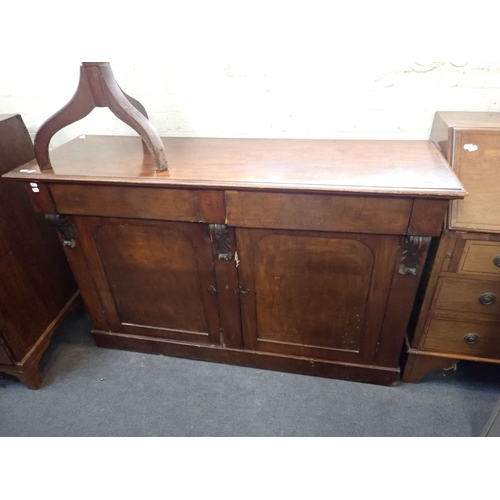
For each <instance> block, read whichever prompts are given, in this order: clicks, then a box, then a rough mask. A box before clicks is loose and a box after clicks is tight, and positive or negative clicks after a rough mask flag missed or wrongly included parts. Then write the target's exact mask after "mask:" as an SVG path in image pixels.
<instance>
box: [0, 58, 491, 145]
mask: <svg viewBox="0 0 500 500" xmlns="http://www.w3.org/2000/svg"><path fill="white" fill-rule="evenodd" d="M78 68H79V62H65V63H58V64H57V65H56V64H52V65H50V70H49V71H47V66H46V64H43V62H40V64H39V65H37V64H33V63H30V64H25V63H23V64H21V63H16V62H15V61H14V62H13V63H10V64H9V63H6V64H3V65H2V66H1V67H0V113H20V114H21V115H22V117H23V119H24V121H25V123H26V125H27V127H28V129H29V131H30V133H32V134H34V133H35V132H36V130H37V128H38V127H39V126H40V125H41V123H42V122H43V121H44V120H45V119H47V118H48V117H49V116H50V115H51V114H52V113H54V112H55V111H57V110H58V109H60V108H61V107H62V106H63V105H64V104H66V102H67V101H68V100H69V99H70V98H71V96H72V95H73V93H74V91H75V89H76V86H77V82H78V75H79V69H78ZM112 68H113V71H114V74H115V76H116V78H117V80H118V83H119V84H120V86H121V87H122V88H123V89H124V90H125V92H127V93H128V94H130V95H132V96H133V97H135V98H136V99H138V100H139V101H141V102H142V103H143V104H144V106H145V107H146V109H147V111H148V113H149V115H150V119H151V121H152V123H153V125H154V126H155V127H156V129H157V130H158V132H159V133H160V135H163V136H205V137H304V138H360V139H369V138H375V139H427V138H428V137H429V131H430V127H431V124H432V119H433V115H434V112H435V111H438V110H477V111H500V63H499V62H494V63H473V62H453V63H415V62H400V63H386V62H383V63H373V62H371V63H366V62H340V63H336V62H334V61H323V62H322V63H321V64H319V63H310V64H309V65H307V64H306V65H304V64H303V63H301V64H300V65H294V64H292V63H290V62H286V63H282V62H276V63H274V64H271V63H268V62H266V63H262V64H260V63H249V62H238V61H235V62H226V63H223V62H220V63H213V62H206V63H201V64H200V63H199V62H196V63H190V62H175V63H174V62H169V63H167V62H157V63H152V62H147V63H140V62H134V63H130V62H114V63H112ZM80 134H112V135H113V134H127V135H128V134H134V132H133V131H132V130H131V129H130V128H128V127H127V126H126V125H124V124H123V123H122V122H120V121H119V120H118V119H117V118H116V117H114V115H112V114H111V112H110V111H109V110H108V109H96V110H94V112H93V113H92V114H91V115H89V116H88V117H87V118H85V119H84V120H82V121H80V122H77V123H76V124H74V125H71V126H70V127H67V128H66V129H64V130H62V131H61V132H59V133H58V134H57V135H56V136H55V137H54V139H53V141H52V146H57V145H59V144H62V143H63V142H66V141H67V140H69V139H71V138H73V137H75V136H77V135H80Z"/></svg>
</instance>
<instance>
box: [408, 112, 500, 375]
mask: <svg viewBox="0 0 500 500" xmlns="http://www.w3.org/2000/svg"><path fill="white" fill-rule="evenodd" d="M431 139H432V141H434V142H435V144H436V145H437V146H438V147H439V148H440V150H441V151H442V153H443V154H444V156H445V157H446V158H447V160H448V162H449V163H450V165H451V167H452V168H453V170H454V171H455V173H456V174H457V176H458V177H459V178H460V180H461V181H462V182H463V184H464V186H465V188H466V189H467V191H468V193H469V196H467V198H465V199H464V200H455V201H452V202H451V203H450V206H449V211H448V214H447V222H446V227H445V230H444V232H443V236H442V238H441V240H440V241H439V244H436V245H435V248H434V249H433V250H432V251H431V253H433V254H435V257H433V259H432V260H431V261H430V264H429V266H428V269H427V270H426V273H425V277H424V279H423V282H425V283H427V286H426V289H425V294H423V295H422V299H421V301H420V303H421V306H422V307H421V308H420V309H419V308H418V307H417V309H416V312H417V313H418V314H416V315H415V316H416V317H415V321H414V322H413V321H412V323H413V324H414V328H412V329H411V330H410V336H409V349H408V360H407V365H406V368H405V370H404V376H403V380H404V381H407V382H419V381H420V380H421V378H422V377H423V375H425V374H426V373H428V372H430V371H432V370H437V369H440V368H449V367H451V366H453V365H454V364H456V363H457V361H458V360H473V361H486V362H491V363H500V217H499V215H498V214H499V211H500V188H499V186H500V113H480V112H439V113H436V115H435V119H434V124H433V128H432V134H431Z"/></svg>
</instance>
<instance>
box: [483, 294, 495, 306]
mask: <svg viewBox="0 0 500 500" xmlns="http://www.w3.org/2000/svg"><path fill="white" fill-rule="evenodd" d="M496 300H497V296H496V295H495V294H494V293H483V294H482V295H480V296H479V303H480V304H482V305H483V306H491V305H492V304H494V303H495V302H496Z"/></svg>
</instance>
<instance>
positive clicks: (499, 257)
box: [493, 255, 500, 267]
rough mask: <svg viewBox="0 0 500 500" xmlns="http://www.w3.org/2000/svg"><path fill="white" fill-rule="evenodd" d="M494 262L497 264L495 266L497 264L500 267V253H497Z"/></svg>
mask: <svg viewBox="0 0 500 500" xmlns="http://www.w3.org/2000/svg"><path fill="white" fill-rule="evenodd" d="M493 264H495V266H497V267H500V255H497V256H496V257H495V258H494V259H493Z"/></svg>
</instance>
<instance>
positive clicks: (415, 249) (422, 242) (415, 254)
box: [399, 236, 431, 276]
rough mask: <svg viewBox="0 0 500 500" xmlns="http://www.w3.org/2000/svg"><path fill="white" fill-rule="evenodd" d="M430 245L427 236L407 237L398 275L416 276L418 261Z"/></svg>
mask: <svg viewBox="0 0 500 500" xmlns="http://www.w3.org/2000/svg"><path fill="white" fill-rule="evenodd" d="M430 243H431V238H430V237H428V236H407V237H406V240H405V248H404V250H403V256H402V258H401V261H400V263H399V264H400V265H399V274H412V275H413V276H417V275H418V272H419V270H420V260H421V258H422V255H423V254H424V253H425V252H426V251H427V249H428V248H429V245H430Z"/></svg>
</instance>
